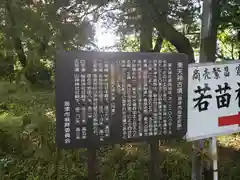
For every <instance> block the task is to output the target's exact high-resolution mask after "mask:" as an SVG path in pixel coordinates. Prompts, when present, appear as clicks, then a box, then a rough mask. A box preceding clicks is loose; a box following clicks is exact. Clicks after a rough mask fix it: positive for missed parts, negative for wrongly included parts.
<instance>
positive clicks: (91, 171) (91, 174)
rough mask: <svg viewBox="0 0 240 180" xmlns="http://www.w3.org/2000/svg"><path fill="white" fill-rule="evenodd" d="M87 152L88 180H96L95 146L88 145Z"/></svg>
mask: <svg viewBox="0 0 240 180" xmlns="http://www.w3.org/2000/svg"><path fill="white" fill-rule="evenodd" d="M87 153H88V180H97V168H96V164H97V157H96V148H95V147H92V146H91V147H89V148H88V149H87Z"/></svg>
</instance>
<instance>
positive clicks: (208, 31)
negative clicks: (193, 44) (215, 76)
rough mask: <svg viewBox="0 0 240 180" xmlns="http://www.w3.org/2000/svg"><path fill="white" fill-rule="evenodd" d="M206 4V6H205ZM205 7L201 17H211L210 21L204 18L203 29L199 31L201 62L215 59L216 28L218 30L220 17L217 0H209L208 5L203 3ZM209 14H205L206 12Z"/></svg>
mask: <svg viewBox="0 0 240 180" xmlns="http://www.w3.org/2000/svg"><path fill="white" fill-rule="evenodd" d="M205 6H206V7H205ZM203 8H205V9H206V11H205V12H206V14H204V15H203V17H202V18H208V17H211V19H210V21H209V20H208V19H206V20H204V21H203V22H204V23H203V25H202V26H203V27H204V29H203V30H202V32H201V47H200V54H201V55H202V56H203V57H200V58H201V62H214V61H215V60H216V49H217V30H218V23H219V22H218V19H219V17H220V6H219V4H218V1H217V0H211V3H210V5H209V6H208V4H207V3H204V7H203ZM208 13H209V14H210V15H209V16H207V14H208Z"/></svg>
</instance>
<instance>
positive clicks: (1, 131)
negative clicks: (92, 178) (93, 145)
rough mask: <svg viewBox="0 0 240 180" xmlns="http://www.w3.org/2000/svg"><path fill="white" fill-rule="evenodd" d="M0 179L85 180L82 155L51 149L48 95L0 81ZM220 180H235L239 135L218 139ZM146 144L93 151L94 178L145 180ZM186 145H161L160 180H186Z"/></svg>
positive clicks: (239, 174)
mask: <svg viewBox="0 0 240 180" xmlns="http://www.w3.org/2000/svg"><path fill="white" fill-rule="evenodd" d="M0 97H1V98H0V112H1V115H0V180H42V179H46V180H48V179H49V180H52V179H61V180H66V179H68V180H75V179H81V180H85V179H86V180H87V168H86V167H87V164H86V163H87V162H86V150H84V149H80V150H60V149H58V148H57V147H56V145H55V117H54V111H55V108H54V104H55V97H54V90H53V89H44V88H42V89H39V88H37V89H36V88H35V89H33V90H30V89H29V87H28V86H27V85H26V84H25V85H24V84H23V85H21V86H19V85H18V86H15V85H14V84H9V83H7V82H0ZM218 146H219V149H218V150H219V154H218V156H219V176H220V178H219V179H220V180H240V153H239V150H240V135H239V134H234V135H230V136H222V137H219V138H218ZM147 147H148V146H147V145H146V144H132V145H130V144H129V145H124V146H120V145H116V146H114V147H106V148H101V149H100V150H99V151H98V160H99V161H98V167H99V169H98V170H99V175H98V177H99V179H104V180H123V179H124V180H145V179H148V163H149V153H148V148H147ZM191 148H192V146H191V143H186V142H164V143H163V144H162V146H161V147H160V152H161V153H160V159H159V161H161V167H162V169H163V172H164V174H165V179H166V180H188V179H189V180H190V179H191Z"/></svg>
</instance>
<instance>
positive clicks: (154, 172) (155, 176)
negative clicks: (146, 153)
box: [149, 140, 163, 180]
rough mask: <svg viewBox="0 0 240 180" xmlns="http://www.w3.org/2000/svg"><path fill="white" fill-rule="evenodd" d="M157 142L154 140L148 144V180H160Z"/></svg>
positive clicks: (160, 172)
mask: <svg viewBox="0 0 240 180" xmlns="http://www.w3.org/2000/svg"><path fill="white" fill-rule="evenodd" d="M159 153H160V152H159V141H158V140H154V141H152V142H151V143H150V168H149V177H150V180H160V179H161V178H162V176H163V175H162V171H161V169H160V163H159V161H160V158H159Z"/></svg>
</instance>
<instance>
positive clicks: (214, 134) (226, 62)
mask: <svg viewBox="0 0 240 180" xmlns="http://www.w3.org/2000/svg"><path fill="white" fill-rule="evenodd" d="M231 64H240V60H231V61H226V60H222V61H218V62H205V63H192V64H189V65H188V67H189V70H188V71H190V68H194V67H209V66H214V65H231ZM230 73H231V72H230ZM189 74H190V72H188V75H189ZM188 86H190V82H189V81H188ZM188 98H189V96H188ZM189 106H192V104H188V113H189ZM239 112H240V108H239ZM237 113H238V112H236V114H237ZM226 116H228V115H226ZM189 121H190V118H189V117H188V122H189ZM189 128H190V127H189V123H188V130H187V133H186V135H185V137H184V139H185V140H186V141H188V142H192V141H197V140H202V139H209V138H211V137H216V136H223V135H230V134H234V133H238V132H240V125H239V129H237V130H236V129H235V130H226V131H223V132H219V133H208V134H206V135H200V136H195V137H190V136H189ZM218 128H219V127H218Z"/></svg>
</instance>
